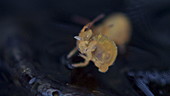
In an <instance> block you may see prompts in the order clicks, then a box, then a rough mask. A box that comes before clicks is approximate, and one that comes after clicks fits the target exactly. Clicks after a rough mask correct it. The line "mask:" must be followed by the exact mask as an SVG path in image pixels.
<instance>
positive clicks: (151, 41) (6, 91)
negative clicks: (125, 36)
mask: <svg viewBox="0 0 170 96" xmlns="http://www.w3.org/2000/svg"><path fill="white" fill-rule="evenodd" d="M116 12H123V13H125V14H127V16H128V17H129V18H130V20H131V23H132V27H133V31H132V38H131V40H130V42H129V45H128V47H127V53H126V55H124V56H119V57H118V59H117V61H116V64H115V65H114V66H112V67H111V68H110V70H109V71H108V72H107V73H104V74H103V73H99V72H98V71H97V69H96V68H95V67H94V66H93V65H90V66H88V67H87V68H84V69H83V70H88V71H85V72H84V73H83V74H78V73H76V71H75V72H74V71H73V72H72V71H70V70H68V69H67V68H65V66H64V65H62V64H61V63H60V60H59V59H60V57H61V56H62V55H63V54H67V53H68V52H69V51H70V50H71V49H72V48H73V47H74V46H75V40H74V39H73V36H74V35H77V34H78V32H79V30H80V29H81V28H82V26H83V25H81V24H77V23H75V22H74V21H73V19H72V18H74V16H82V17H85V18H87V19H90V20H92V19H94V18H95V17H96V16H98V15H99V14H101V13H104V14H106V15H109V14H111V13H116ZM169 31H170V1H169V0H136V1H135V0H51V1H50V0H48V1H47V0H28V1H26V0H24V1H23V0H1V1H0V46H1V50H2V51H1V53H3V49H4V48H5V47H4V46H6V44H7V43H8V42H7V41H8V40H9V38H11V37H15V36H21V37H22V38H24V41H26V42H27V44H28V45H29V46H30V47H31V48H32V50H33V54H34V58H35V59H36V61H37V62H38V63H39V64H37V65H34V66H35V67H36V68H37V70H38V71H39V72H40V73H41V74H44V75H48V76H49V77H51V78H52V79H55V80H58V81H61V82H80V84H79V85H81V84H82V83H91V82H90V81H89V82H88V80H89V79H87V80H85V81H83V79H82V78H83V76H84V75H85V76H86V75H88V74H90V75H91V74H92V77H93V78H90V79H94V78H95V80H94V81H95V82H97V83H96V85H98V86H99V87H100V88H102V89H105V90H109V91H111V92H115V93H118V94H119V95H123V96H133V95H134V96H136V94H137V93H136V92H135V91H134V90H133V88H132V86H131V84H130V83H129V81H128V80H127V78H126V76H125V72H126V71H127V70H168V69H169V68H170V65H169V62H170V59H169V57H170V55H169V54H170V50H169V49H170V38H169V37H170V32H169ZM21 42H22V40H21ZM4 55H5V54H2V55H1V62H0V71H1V74H0V75H1V76H0V77H1V78H2V79H0V96H9V95H10V96H27V95H28V96H29V94H30V93H29V91H28V90H26V89H24V88H22V87H16V86H14V84H13V78H12V79H11V78H10V77H11V76H10V75H13V74H10V75H9V73H8V71H7V70H6V69H5V66H4V65H5V64H4V63H3V57H4ZM86 73H87V74H86ZM4 74H5V77H4V76H3V75H4ZM72 74H74V75H72ZM75 74H78V75H77V76H76V75H75ZM82 75H83V76H82ZM4 78H6V79H7V80H6V79H4ZM92 83H94V82H92ZM30 95H31V94H30Z"/></svg>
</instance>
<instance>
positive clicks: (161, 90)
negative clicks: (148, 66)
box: [128, 71, 170, 96]
mask: <svg viewBox="0 0 170 96" xmlns="http://www.w3.org/2000/svg"><path fill="white" fill-rule="evenodd" d="M128 77H129V80H130V81H132V82H131V83H135V86H137V87H138V88H139V89H140V90H138V89H136V91H137V92H139V93H140V94H145V95H146V96H168V94H170V93H169V92H170V87H168V86H170V71H166V72H158V71H153V72H151V71H139V72H129V73H128ZM140 91H141V92H140Z"/></svg>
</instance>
